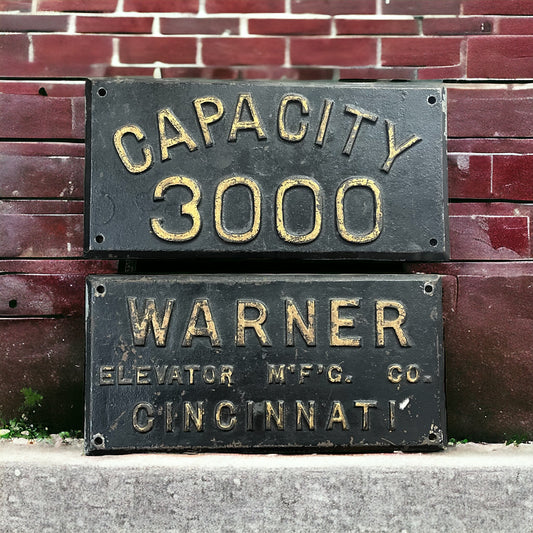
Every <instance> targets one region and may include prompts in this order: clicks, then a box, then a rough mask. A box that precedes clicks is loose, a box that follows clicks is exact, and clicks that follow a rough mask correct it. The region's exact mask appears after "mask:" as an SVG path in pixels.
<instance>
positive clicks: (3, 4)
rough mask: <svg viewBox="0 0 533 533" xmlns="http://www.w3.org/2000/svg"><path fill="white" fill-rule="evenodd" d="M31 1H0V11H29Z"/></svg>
mask: <svg viewBox="0 0 533 533" xmlns="http://www.w3.org/2000/svg"><path fill="white" fill-rule="evenodd" d="M31 4H32V0H0V11H19V12H27V11H31Z"/></svg>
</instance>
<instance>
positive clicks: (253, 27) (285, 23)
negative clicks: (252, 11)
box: [248, 17, 331, 35]
mask: <svg viewBox="0 0 533 533" xmlns="http://www.w3.org/2000/svg"><path fill="white" fill-rule="evenodd" d="M248 32H249V33H252V34H263V35H329V33H330V32H331V19H329V18H327V19H326V18H321V19H305V18H295V17H290V18H287V17H285V18H279V19H275V18H271V19H264V18H258V19H250V20H249V21H248Z"/></svg>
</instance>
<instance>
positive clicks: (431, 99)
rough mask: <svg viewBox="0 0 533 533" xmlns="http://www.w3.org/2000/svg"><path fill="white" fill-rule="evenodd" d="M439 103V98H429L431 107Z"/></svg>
mask: <svg viewBox="0 0 533 533" xmlns="http://www.w3.org/2000/svg"><path fill="white" fill-rule="evenodd" d="M436 103H437V97H436V96H433V95H431V96H428V104H429V105H435V104H436Z"/></svg>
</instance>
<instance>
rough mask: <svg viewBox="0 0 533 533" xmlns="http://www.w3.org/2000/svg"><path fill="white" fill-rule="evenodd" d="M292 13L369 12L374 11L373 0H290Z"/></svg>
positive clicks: (337, 13) (335, 13) (338, 13)
mask: <svg viewBox="0 0 533 533" xmlns="http://www.w3.org/2000/svg"><path fill="white" fill-rule="evenodd" d="M291 11H292V13H321V14H324V15H350V14H369V15H373V14H374V13H375V12H376V2H375V0H357V1H356V2H354V0H292V1H291Z"/></svg>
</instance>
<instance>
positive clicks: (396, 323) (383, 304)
mask: <svg viewBox="0 0 533 533" xmlns="http://www.w3.org/2000/svg"><path fill="white" fill-rule="evenodd" d="M387 308H389V309H395V310H396V312H397V313H398V314H397V316H396V318H394V319H392V320H385V309H387ZM405 317H406V311H405V307H404V306H403V304H401V303H400V302H394V301H390V300H377V301H376V346H385V328H390V329H392V330H394V333H396V338H397V339H398V342H399V343H400V346H403V347H406V346H409V341H408V340H407V337H406V335H405V333H404V332H403V330H402V327H401V326H402V324H403V323H404V322H405Z"/></svg>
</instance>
